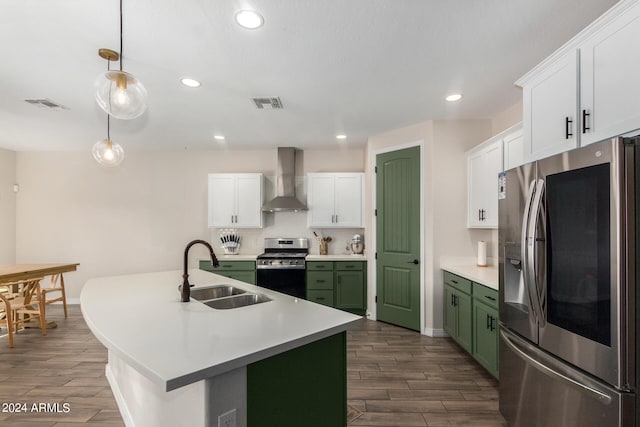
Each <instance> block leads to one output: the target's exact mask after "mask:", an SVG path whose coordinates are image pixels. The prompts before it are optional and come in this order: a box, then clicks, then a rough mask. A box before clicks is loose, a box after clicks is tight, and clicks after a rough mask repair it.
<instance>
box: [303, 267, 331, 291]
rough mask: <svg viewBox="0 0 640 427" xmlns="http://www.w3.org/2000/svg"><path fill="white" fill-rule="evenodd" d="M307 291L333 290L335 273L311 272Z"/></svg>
mask: <svg viewBox="0 0 640 427" xmlns="http://www.w3.org/2000/svg"><path fill="white" fill-rule="evenodd" d="M307 289H328V290H333V271H310V272H309V273H307Z"/></svg>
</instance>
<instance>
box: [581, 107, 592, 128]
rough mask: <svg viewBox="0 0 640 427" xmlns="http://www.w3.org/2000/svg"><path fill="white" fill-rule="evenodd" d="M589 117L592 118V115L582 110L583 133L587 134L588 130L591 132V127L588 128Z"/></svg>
mask: <svg viewBox="0 0 640 427" xmlns="http://www.w3.org/2000/svg"><path fill="white" fill-rule="evenodd" d="M587 117H591V113H587V110H582V133H587V131H588V130H591V128H590V127H587Z"/></svg>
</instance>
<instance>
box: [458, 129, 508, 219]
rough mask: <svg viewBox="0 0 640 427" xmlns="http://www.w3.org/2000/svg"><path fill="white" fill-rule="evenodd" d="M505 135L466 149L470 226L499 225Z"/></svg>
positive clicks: (468, 217)
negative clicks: (500, 184)
mask: <svg viewBox="0 0 640 427" xmlns="http://www.w3.org/2000/svg"><path fill="white" fill-rule="evenodd" d="M502 145H503V136H502V135H500V136H496V137H493V138H491V139H489V140H488V141H486V142H484V143H482V144H480V145H479V146H477V147H475V148H473V149H471V150H470V151H468V152H467V196H468V201H467V206H468V209H467V227H469V228H498V174H499V173H500V172H502V170H503V168H502Z"/></svg>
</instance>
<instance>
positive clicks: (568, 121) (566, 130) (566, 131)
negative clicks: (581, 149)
mask: <svg viewBox="0 0 640 427" xmlns="http://www.w3.org/2000/svg"><path fill="white" fill-rule="evenodd" d="M572 123H573V120H571V119H570V118H569V116H567V117H565V118H564V139H569V138H571V137H572V136H573V134H572V133H571V132H570V131H569V127H570V125H571V124H572Z"/></svg>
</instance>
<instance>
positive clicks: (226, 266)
mask: <svg viewBox="0 0 640 427" xmlns="http://www.w3.org/2000/svg"><path fill="white" fill-rule="evenodd" d="M200 262H203V261H200ZM206 262H208V263H209V265H211V261H206ZM255 269H256V262H255V261H220V266H218V268H217V269H216V270H255Z"/></svg>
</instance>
